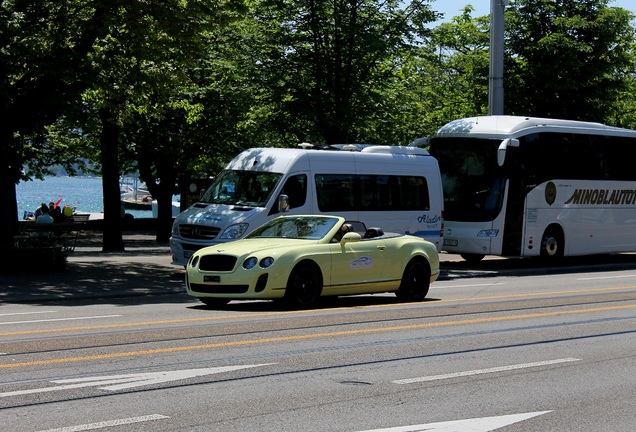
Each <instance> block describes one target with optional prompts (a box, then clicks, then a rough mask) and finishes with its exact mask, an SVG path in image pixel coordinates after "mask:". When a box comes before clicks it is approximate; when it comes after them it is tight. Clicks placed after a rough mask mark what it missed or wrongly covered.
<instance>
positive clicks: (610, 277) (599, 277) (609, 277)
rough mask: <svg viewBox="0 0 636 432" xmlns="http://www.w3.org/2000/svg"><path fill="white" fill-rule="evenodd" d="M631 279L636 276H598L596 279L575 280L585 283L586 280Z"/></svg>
mask: <svg viewBox="0 0 636 432" xmlns="http://www.w3.org/2000/svg"><path fill="white" fill-rule="evenodd" d="M633 277H636V275H620V276H598V277H588V278H578V279H577V280H581V281H587V280H599V279H621V278H633Z"/></svg>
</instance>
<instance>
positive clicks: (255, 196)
mask: <svg viewBox="0 0 636 432" xmlns="http://www.w3.org/2000/svg"><path fill="white" fill-rule="evenodd" d="M442 211H443V197H442V186H441V177H440V171H439V167H438V165H437V160H436V159H435V158H433V157H432V156H430V155H429V154H428V152H427V151H426V150H424V149H421V148H417V147H397V146H361V145H344V146H341V150H317V149H308V148H303V149H282V148H253V149H248V150H245V151H243V152H242V153H240V154H239V155H238V156H236V157H235V158H234V159H232V161H231V162H230V163H229V164H228V165H227V167H226V168H225V169H224V170H223V171H222V172H221V173H220V174H219V175H218V176H217V177H216V178H215V180H214V182H213V184H212V185H211V186H210V188H209V189H208V190H207V191H206V192H205V193H204V195H203V196H202V198H201V199H200V201H199V202H197V203H196V204H194V205H192V206H191V207H190V208H188V209H187V210H185V211H184V212H182V213H181V214H179V216H177V218H176V219H175V222H174V225H173V227H172V237H171V238H170V249H171V251H172V263H173V264H177V265H181V266H185V265H186V264H187V262H188V259H189V258H190V256H191V255H192V253H193V252H195V251H197V250H198V249H200V248H202V247H205V246H211V245H215V244H219V243H224V242H228V241H232V240H237V239H240V238H242V237H244V236H245V235H246V234H248V233H249V232H250V231H252V230H253V229H255V228H257V227H258V226H260V225H262V224H263V223H264V222H266V221H267V220H268V219H270V218H272V217H276V216H279V215H280V214H282V213H286V212H289V213H290V214H327V215H339V216H342V217H344V218H346V219H349V220H359V221H362V222H364V223H365V224H366V225H367V226H368V227H374V226H377V227H379V228H382V229H383V230H384V231H391V232H400V233H407V234H412V235H416V236H420V237H423V238H425V239H426V240H428V241H430V242H432V243H433V244H435V245H436V246H437V248H438V250H440V249H441V241H440V239H441V235H442V234H441V233H442V229H443V220H442V219H443V214H442Z"/></svg>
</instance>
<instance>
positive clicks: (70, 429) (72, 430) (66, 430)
mask: <svg viewBox="0 0 636 432" xmlns="http://www.w3.org/2000/svg"><path fill="white" fill-rule="evenodd" d="M169 418H170V417H168V416H165V415H161V414H151V415H145V416H140V417H130V418H124V419H118V420H108V421H103V422H99V423H89V424H83V425H77V426H67V427H62V428H58V429H47V430H43V431H40V432H79V431H88V430H95V429H104V428H107V427H113V426H121V425H128V424H133V423H143V422H148V421H154V420H163V419H169Z"/></svg>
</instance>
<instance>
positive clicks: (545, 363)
mask: <svg viewBox="0 0 636 432" xmlns="http://www.w3.org/2000/svg"><path fill="white" fill-rule="evenodd" d="M579 360H581V359H577V358H564V359H557V360H547V361H541V362H535V363H524V364H517V365H509V366H501V367H494V368H489V369H477V370H472V371H464V372H455V373H449V374H443V375H431V376H425V377H418V378H408V379H401V380H395V381H391V382H392V383H394V384H413V383H418V382H425V381H438V380H444V379H450V378H458V377H465V376H472V375H482V374H489V373H495V372H506V371H511V370H515V369H527V368H532V367H540V366H549V365H553V364H559V363H568V362H575V361H579Z"/></svg>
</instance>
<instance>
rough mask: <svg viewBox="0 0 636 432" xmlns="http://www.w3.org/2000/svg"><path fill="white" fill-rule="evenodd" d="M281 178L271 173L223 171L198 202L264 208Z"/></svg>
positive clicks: (280, 175) (277, 174)
mask: <svg viewBox="0 0 636 432" xmlns="http://www.w3.org/2000/svg"><path fill="white" fill-rule="evenodd" d="M281 177H282V174H279V173H272V172H261V171H236V170H225V171H222V172H221V174H219V176H218V177H217V178H216V179H214V182H213V183H212V185H211V186H210V187H209V188H208V190H207V191H205V193H204V194H203V196H202V197H201V199H200V200H199V202H204V203H209V204H229V205H244V206H250V207H265V206H266V205H267V202H268V201H269V198H270V196H271V195H272V193H273V192H274V189H276V185H278V182H279V181H280V179H281Z"/></svg>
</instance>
